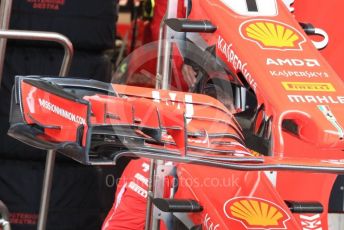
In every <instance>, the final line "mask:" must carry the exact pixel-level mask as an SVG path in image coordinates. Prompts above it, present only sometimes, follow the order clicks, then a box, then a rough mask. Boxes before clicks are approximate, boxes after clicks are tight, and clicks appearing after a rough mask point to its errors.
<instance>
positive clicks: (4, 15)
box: [0, 0, 12, 86]
mask: <svg viewBox="0 0 344 230" xmlns="http://www.w3.org/2000/svg"><path fill="white" fill-rule="evenodd" d="M11 11H12V0H2V1H1V5H0V31H4V30H8V28H9V24H10V18H11ZM6 44H7V38H1V39H0V86H1V82H2V72H3V69H4V59H5V53H6Z"/></svg>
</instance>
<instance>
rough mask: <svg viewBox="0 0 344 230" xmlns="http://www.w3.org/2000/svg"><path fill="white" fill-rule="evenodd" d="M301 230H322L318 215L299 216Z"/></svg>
mask: <svg viewBox="0 0 344 230" xmlns="http://www.w3.org/2000/svg"><path fill="white" fill-rule="evenodd" d="M300 220H301V226H302V230H322V224H321V219H320V214H316V215H311V216H309V215H300Z"/></svg>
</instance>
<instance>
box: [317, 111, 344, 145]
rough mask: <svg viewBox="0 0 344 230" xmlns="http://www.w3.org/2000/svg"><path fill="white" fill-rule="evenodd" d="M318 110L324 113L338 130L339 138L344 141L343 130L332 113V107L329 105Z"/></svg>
mask: <svg viewBox="0 0 344 230" xmlns="http://www.w3.org/2000/svg"><path fill="white" fill-rule="evenodd" d="M318 109H319V110H320V111H321V112H322V114H323V115H324V116H325V117H326V119H327V120H328V121H329V122H330V123H331V124H332V125H333V126H334V127H335V128H336V129H337V131H338V136H339V138H340V139H343V138H344V131H343V128H342V126H341V125H340V124H339V123H338V121H337V119H336V117H335V116H334V115H333V113H332V112H331V110H330V107H329V106H327V105H318Z"/></svg>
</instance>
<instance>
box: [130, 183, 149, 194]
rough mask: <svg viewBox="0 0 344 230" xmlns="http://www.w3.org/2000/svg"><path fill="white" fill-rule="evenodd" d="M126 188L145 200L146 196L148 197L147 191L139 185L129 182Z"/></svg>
mask: <svg viewBox="0 0 344 230" xmlns="http://www.w3.org/2000/svg"><path fill="white" fill-rule="evenodd" d="M128 188H130V189H131V190H133V191H134V192H136V193H137V194H139V195H140V196H142V197H143V198H147V195H148V193H147V190H146V189H144V188H142V187H141V186H140V185H138V184H136V183H135V182H133V181H130V183H129V185H128Z"/></svg>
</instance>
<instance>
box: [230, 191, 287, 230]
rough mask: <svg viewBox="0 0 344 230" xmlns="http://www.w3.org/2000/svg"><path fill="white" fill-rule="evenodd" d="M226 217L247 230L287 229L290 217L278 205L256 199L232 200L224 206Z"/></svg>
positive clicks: (239, 198) (241, 198) (242, 198)
mask: <svg viewBox="0 0 344 230" xmlns="http://www.w3.org/2000/svg"><path fill="white" fill-rule="evenodd" d="M223 209H224V212H225V215H226V216H227V217H228V218H230V219H233V220H235V221H238V222H240V223H242V224H243V225H244V227H245V228H246V229H270V230H272V229H287V226H286V222H287V221H288V220H289V219H290V216H289V215H288V213H287V212H286V211H284V210H283V209H282V208H281V207H280V206H278V205H277V204H275V203H273V202H271V201H268V200H265V199H261V198H256V197H236V198H232V199H230V200H228V201H226V203H225V204H224V206H223Z"/></svg>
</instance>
